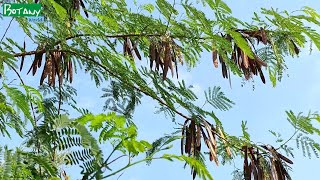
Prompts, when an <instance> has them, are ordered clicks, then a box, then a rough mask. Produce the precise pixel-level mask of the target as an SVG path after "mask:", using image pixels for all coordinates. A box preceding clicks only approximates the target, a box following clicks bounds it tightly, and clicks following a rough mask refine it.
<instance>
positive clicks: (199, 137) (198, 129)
mask: <svg viewBox="0 0 320 180" xmlns="http://www.w3.org/2000/svg"><path fill="white" fill-rule="evenodd" d="M196 142H197V147H198V148H199V147H201V126H200V125H199V124H197V139H196ZM199 151H200V150H199Z"/></svg>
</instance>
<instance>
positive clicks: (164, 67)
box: [162, 42, 171, 80]
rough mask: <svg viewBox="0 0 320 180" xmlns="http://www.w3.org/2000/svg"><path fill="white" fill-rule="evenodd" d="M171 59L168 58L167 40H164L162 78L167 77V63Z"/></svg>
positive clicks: (168, 47)
mask: <svg viewBox="0 0 320 180" xmlns="http://www.w3.org/2000/svg"><path fill="white" fill-rule="evenodd" d="M170 61H171V59H170V46H169V43H168V42H165V44H164V57H163V65H164V66H163V74H162V75H163V80H165V79H166V78H167V73H168V69H169V63H171V62H170Z"/></svg>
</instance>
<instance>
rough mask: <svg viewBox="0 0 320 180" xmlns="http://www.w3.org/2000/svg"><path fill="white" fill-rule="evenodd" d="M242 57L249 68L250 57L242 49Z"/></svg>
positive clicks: (245, 65)
mask: <svg viewBox="0 0 320 180" xmlns="http://www.w3.org/2000/svg"><path fill="white" fill-rule="evenodd" d="M241 58H242V63H243V65H244V67H245V68H246V69H247V68H249V59H248V56H247V55H246V54H245V53H244V52H243V51H241Z"/></svg>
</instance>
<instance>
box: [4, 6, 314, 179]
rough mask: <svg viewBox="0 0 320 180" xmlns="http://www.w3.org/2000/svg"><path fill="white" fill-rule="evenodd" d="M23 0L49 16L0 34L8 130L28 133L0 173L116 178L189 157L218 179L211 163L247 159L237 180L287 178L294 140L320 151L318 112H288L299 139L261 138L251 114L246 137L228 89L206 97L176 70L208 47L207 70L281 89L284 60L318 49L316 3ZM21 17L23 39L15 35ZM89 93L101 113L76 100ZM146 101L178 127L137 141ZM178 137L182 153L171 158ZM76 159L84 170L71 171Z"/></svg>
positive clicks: (194, 166)
mask: <svg viewBox="0 0 320 180" xmlns="http://www.w3.org/2000/svg"><path fill="white" fill-rule="evenodd" d="M15 2H16V3H40V4H41V6H42V15H43V17H44V19H45V20H44V21H43V22H38V23H34V22H30V21H28V19H27V18H26V17H13V18H12V19H10V21H7V18H9V17H2V16H0V17H1V21H3V22H5V21H6V22H8V23H2V24H1V30H3V32H2V31H0V36H1V37H0V38H1V39H0V77H1V82H2V84H1V85H0V99H1V101H0V133H1V135H3V137H4V138H9V139H11V140H12V141H14V140H15V138H16V137H17V136H19V137H20V138H21V139H22V140H23V141H21V146H20V147H16V148H15V149H10V148H8V146H6V145H5V144H3V145H2V146H1V149H0V154H1V156H0V159H1V161H0V177H1V179H21V178H27V179H51V180H54V179H74V177H81V178H82V179H83V180H88V179H105V178H110V177H113V178H115V177H116V176H117V177H120V176H121V175H122V174H121V173H123V171H124V170H126V169H128V168H130V167H132V166H134V165H136V164H141V163H146V164H147V165H151V166H152V161H154V160H159V159H162V160H169V161H181V162H183V163H185V164H186V166H188V167H190V170H191V174H192V175H191V177H190V179H191V178H193V179H195V178H196V177H199V178H201V179H214V172H213V173H212V172H211V171H210V166H208V165H209V164H212V163H213V164H215V165H216V166H219V165H221V164H222V165H225V164H228V163H231V164H232V163H233V162H234V161H241V162H242V165H241V167H238V168H237V169H235V171H234V172H233V174H234V179H246V180H249V179H254V180H262V179H274V180H286V179H292V178H293V179H294V177H292V178H291V177H290V170H291V165H292V164H293V163H294V160H293V159H292V158H293V157H294V153H296V152H295V151H294V149H295V148H293V147H291V144H288V142H290V141H292V140H295V141H296V145H297V148H298V149H301V152H302V154H303V155H305V156H308V157H310V158H311V157H315V158H319V152H320V144H319V143H318V141H317V140H318V139H319V135H320V129H319V126H318V125H319V123H320V115H319V114H318V113H317V112H310V113H307V114H306V113H297V112H294V111H292V110H288V111H286V112H285V113H286V115H287V120H288V122H289V123H290V124H291V125H292V127H293V128H294V132H293V135H292V136H291V137H289V138H288V139H283V138H282V136H281V134H279V133H277V132H275V131H272V130H270V132H271V133H272V134H273V135H274V136H275V137H276V138H277V140H276V142H274V143H273V144H271V143H267V142H254V141H253V140H252V138H251V137H252V136H253V135H252V134H250V133H249V131H248V128H247V122H246V121H242V124H241V126H240V127H239V128H240V129H241V130H242V135H240V136H238V135H234V134H233V133H232V132H228V131H226V130H225V127H226V126H228V125H229V124H228V123H229V122H226V121H225V120H224V118H223V117H219V116H217V112H219V111H222V112H224V113H228V111H229V110H230V109H231V108H232V107H233V106H235V104H236V103H235V102H234V101H232V100H231V99H229V98H228V97H227V95H226V94H225V93H224V92H223V91H222V89H221V87H219V86H212V87H210V88H208V89H207V90H206V91H205V92H204V94H203V95H201V94H199V93H196V92H195V91H194V88H193V86H192V85H190V84H187V83H186V82H185V81H184V80H183V79H182V78H181V74H180V72H181V70H180V69H181V68H183V67H187V68H188V69H189V70H192V69H194V68H196V66H197V65H199V64H200V63H201V62H202V61H203V59H202V57H203V54H210V57H211V59H210V61H212V67H207V68H211V69H212V71H217V70H219V71H221V76H220V77H214V78H221V80H222V79H225V80H227V81H229V83H230V87H231V86H232V83H233V81H239V80H243V81H244V82H247V81H249V82H250V81H252V80H254V81H261V82H262V83H261V86H267V85H264V84H268V82H269V84H271V85H272V86H273V87H276V86H277V85H278V84H279V83H281V80H282V79H283V75H284V73H285V70H286V69H287V64H286V61H285V59H286V58H288V57H293V58H299V55H300V53H301V52H302V51H306V50H307V49H308V48H309V50H310V53H311V51H312V50H313V48H312V47H315V48H316V49H317V50H319V49H320V34H319V33H318V32H317V28H319V27H318V26H320V14H319V13H318V12H317V11H316V10H315V9H313V8H312V7H307V6H305V7H302V8H301V9H299V10H297V11H293V12H289V11H286V10H282V11H280V10H278V9H275V8H270V9H267V8H261V9H260V10H257V12H255V13H254V14H253V15H252V19H250V20H247V21H243V20H241V19H240V18H239V17H234V15H233V13H232V9H231V8H230V7H229V6H228V5H227V3H225V2H224V1H222V0H198V1H188V0H181V1H178V0H173V1H167V0H156V1H152V2H149V3H145V2H139V1H133V2H131V1H125V0H100V1H98V0H92V1H86V0H68V1H61V0H47V1H39V2H38V1H31V0H25V1H23V0H21V1H19V0H17V1H15ZM203 8H205V9H206V11H204V10H202V9H203ZM13 22H15V23H17V24H18V25H19V27H18V29H17V30H18V31H19V33H21V34H23V35H21V36H20V37H24V38H23V39H19V38H17V37H14V36H13V37H11V36H7V33H8V31H10V26H11V24H12V23H13ZM80 74H81V76H80ZM84 74H85V75H86V76H89V77H90V78H91V81H92V82H93V83H94V84H95V87H88V86H86V85H87V84H86V82H81V80H79V81H80V82H81V83H83V86H82V89H75V88H74V84H73V83H74V81H75V80H76V79H77V78H82V77H83V76H84ZM233 77H234V78H233ZM26 78H28V79H29V78H32V79H33V80H36V82H37V85H34V84H27V83H26V80H25V79H26ZM203 78H208V77H203ZM231 78H233V79H232V80H231ZM259 85H260V84H259ZM93 88H98V89H100V90H101V94H97V95H96V96H95V98H97V99H100V100H101V99H102V100H103V101H104V104H101V107H94V108H96V109H97V108H101V109H102V111H101V112H99V113H93V112H92V111H93V110H92V109H87V108H84V107H80V106H79V103H78V101H77V99H76V98H77V95H78V94H77V92H78V91H79V90H82V91H89V92H90V91H92V89H93ZM201 96H202V98H203V99H204V102H199V99H201V98H200V97H201ZM145 97H147V98H148V100H147V99H146V98H145ZM148 101H152V102H155V103H157V107H155V108H154V111H155V112H156V113H158V114H164V115H165V117H166V119H167V120H168V121H172V122H173V123H172V126H174V128H175V130H173V131H168V132H166V133H167V134H166V135H164V136H163V137H157V139H156V140H155V141H154V142H149V141H147V140H145V139H141V138H140V137H139V135H138V134H139V133H141V132H140V131H139V126H137V124H136V119H135V118H134V114H135V112H136V108H137V107H138V106H140V105H141V104H146V103H148ZM248 107H249V108H251V110H252V111H254V109H255V108H257V107H250V106H248ZM248 107H246V108H248ZM144 113H149V112H144ZM150 113H152V112H150ZM158 116H160V115H158ZM239 118H241V117H239ZM150 121H152V119H151V120H150ZM266 131H267V130H266ZM176 141H179V145H180V149H181V152H176V151H173V152H172V151H169V152H170V153H168V150H169V149H171V148H172V147H173V146H176V145H177V143H176ZM103 147H108V148H107V149H104V148H103ZM171 152H172V153H171ZM124 159H126V161H125V162H126V163H125V164H124V165H123V166H121V165H122V162H123V161H124ZM240 159H241V160H240ZM119 164H121V165H120V166H119ZM70 166H75V167H78V169H77V170H79V171H78V172H74V171H72V172H69V171H67V170H66V167H70Z"/></svg>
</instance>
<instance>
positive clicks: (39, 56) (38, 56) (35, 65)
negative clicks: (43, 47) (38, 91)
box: [27, 52, 43, 76]
mask: <svg viewBox="0 0 320 180" xmlns="http://www.w3.org/2000/svg"><path fill="white" fill-rule="evenodd" d="M42 56H43V52H37V53H36V54H35V55H34V60H33V62H32V65H31V67H30V69H29V71H28V73H27V74H29V73H30V71H31V70H32V75H33V76H34V75H35V74H36V72H37V69H38V63H39V62H38V61H41V60H42Z"/></svg>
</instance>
